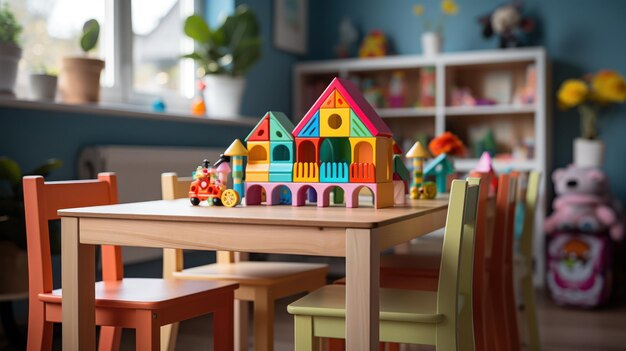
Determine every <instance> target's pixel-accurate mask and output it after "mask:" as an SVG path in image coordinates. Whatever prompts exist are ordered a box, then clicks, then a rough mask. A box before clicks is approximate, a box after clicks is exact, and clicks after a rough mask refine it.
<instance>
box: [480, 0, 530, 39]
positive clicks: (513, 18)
mask: <svg viewBox="0 0 626 351" xmlns="http://www.w3.org/2000/svg"><path fill="white" fill-rule="evenodd" d="M521 12H522V2H521V1H514V2H512V3H508V4H504V5H501V6H500V7H498V8H496V9H495V10H494V11H493V12H491V13H490V14H487V15H485V16H483V17H481V18H480V19H479V22H480V23H481V24H482V26H483V37H485V38H491V36H492V35H494V34H497V35H499V36H500V48H502V49H504V48H514V47H520V46H522V36H523V35H524V34H528V33H530V32H532V31H533V29H534V28H535V21H534V20H533V19H532V18H530V17H527V16H523V15H522V14H521Z"/></svg>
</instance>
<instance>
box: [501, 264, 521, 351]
mask: <svg viewBox="0 0 626 351" xmlns="http://www.w3.org/2000/svg"><path fill="white" fill-rule="evenodd" d="M509 273H510V272H509ZM505 277H506V280H505V281H504V284H505V285H504V293H505V295H504V300H505V302H506V310H505V311H504V312H505V315H506V326H507V330H508V336H509V345H510V346H509V347H510V349H511V350H512V351H519V350H520V339H519V330H518V325H517V303H516V302H515V291H514V288H513V277H512V274H507V275H506V276H505Z"/></svg>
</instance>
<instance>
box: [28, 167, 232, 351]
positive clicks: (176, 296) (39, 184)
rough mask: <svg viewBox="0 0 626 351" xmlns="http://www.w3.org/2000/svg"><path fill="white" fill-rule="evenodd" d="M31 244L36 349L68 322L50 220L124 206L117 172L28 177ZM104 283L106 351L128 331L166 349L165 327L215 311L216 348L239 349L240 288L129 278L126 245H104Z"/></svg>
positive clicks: (140, 342)
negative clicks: (64, 213) (70, 211)
mask: <svg viewBox="0 0 626 351" xmlns="http://www.w3.org/2000/svg"><path fill="white" fill-rule="evenodd" d="M23 184H24V207H25V210H26V230H27V245H28V268H29V269H28V278H29V316H28V346H27V349H28V350H33V351H34V350H50V349H51V348H52V323H55V322H56V323H59V322H61V301H62V298H61V296H62V295H61V289H57V290H52V263H51V258H50V239H49V234H48V221H50V220H54V219H58V218H59V217H58V215H57V211H58V210H59V209H62V208H71V207H85V206H97V205H110V204H115V203H117V181H116V177H115V174H112V173H103V174H99V175H98V180H85V181H65V182H44V179H43V177H41V176H27V177H24V182H23ZM102 274H103V281H101V282H97V283H96V287H95V290H96V302H95V305H96V311H95V313H96V324H97V325H101V326H102V328H101V330H100V342H99V349H100V350H117V349H118V348H119V343H120V337H121V329H122V328H134V329H136V331H137V341H136V348H137V350H159V349H160V345H159V343H160V340H159V335H160V327H161V326H163V325H167V324H170V323H172V322H178V321H181V320H185V319H189V318H193V317H196V316H200V315H203V314H207V313H213V314H214V327H213V333H214V347H215V350H232V349H233V301H234V291H235V289H237V287H238V284H232V283H227V282H220V281H210V282H209V281H206V282H205V281H179V280H163V279H138V278H137V279H130V278H126V279H123V265H122V256H121V248H120V247H116V246H102Z"/></svg>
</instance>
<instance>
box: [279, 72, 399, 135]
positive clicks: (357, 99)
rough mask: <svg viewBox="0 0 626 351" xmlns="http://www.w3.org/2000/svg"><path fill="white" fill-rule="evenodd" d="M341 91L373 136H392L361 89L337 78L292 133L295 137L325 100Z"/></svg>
mask: <svg viewBox="0 0 626 351" xmlns="http://www.w3.org/2000/svg"><path fill="white" fill-rule="evenodd" d="M335 89H336V90H337V91H339V92H340V93H341V95H342V96H343V97H344V99H345V100H346V102H347V103H348V105H350V108H351V109H352V110H353V111H354V113H356V115H357V116H358V117H359V119H360V120H361V122H363V124H364V125H365V126H366V127H367V129H368V130H369V132H370V133H372V135H373V136H391V135H392V132H391V130H390V129H389V127H388V126H387V124H386V123H385V122H384V121H383V119H382V118H380V116H379V115H378V113H376V110H374V108H373V107H372V106H371V105H370V104H369V103H368V102H367V100H365V98H364V97H363V94H361V92H360V91H359V89H358V88H357V87H356V86H355V85H354V84H353V83H352V82H351V81H349V80H347V79H344V78H335V79H333V81H332V82H330V84H329V85H328V87H327V88H326V90H324V92H323V93H322V95H320V97H319V98H318V99H317V101H316V102H315V103H314V104H313V106H311V109H309V112H307V113H306V114H305V115H304V117H303V118H302V120H301V121H300V123H298V125H297V126H296V128H295V129H294V130H293V132H292V133H291V134H292V135H293V136H294V137H297V136H298V133H299V132H300V130H301V129H302V128H304V127H305V126H306V125H307V123H308V122H309V120H310V119H311V118H313V116H314V115H315V113H316V112H317V111H318V110H319V109H320V108H321V107H322V104H323V103H324V101H325V100H326V99H327V98H328V96H329V95H330V94H332V93H333V91H335Z"/></svg>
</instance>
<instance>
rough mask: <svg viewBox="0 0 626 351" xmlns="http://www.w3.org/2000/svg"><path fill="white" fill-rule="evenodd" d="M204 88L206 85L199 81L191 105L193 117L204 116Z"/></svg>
mask: <svg viewBox="0 0 626 351" xmlns="http://www.w3.org/2000/svg"><path fill="white" fill-rule="evenodd" d="M205 88H206V84H204V80H202V79H199V80H198V85H197V90H196V96H195V97H194V99H193V102H192V103H191V114H192V115H194V116H204V115H205V113H206V105H205V104H204V89H205Z"/></svg>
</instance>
